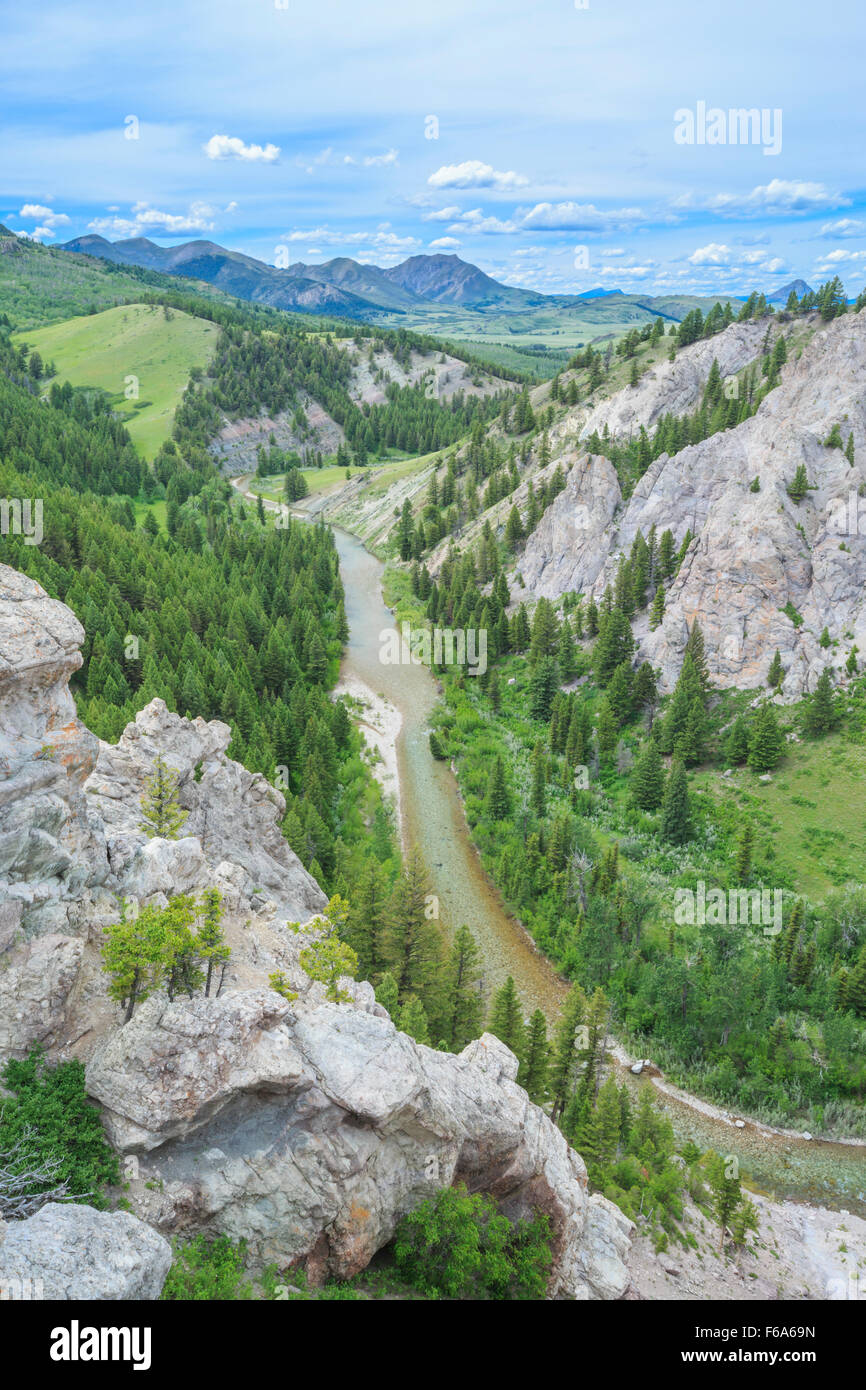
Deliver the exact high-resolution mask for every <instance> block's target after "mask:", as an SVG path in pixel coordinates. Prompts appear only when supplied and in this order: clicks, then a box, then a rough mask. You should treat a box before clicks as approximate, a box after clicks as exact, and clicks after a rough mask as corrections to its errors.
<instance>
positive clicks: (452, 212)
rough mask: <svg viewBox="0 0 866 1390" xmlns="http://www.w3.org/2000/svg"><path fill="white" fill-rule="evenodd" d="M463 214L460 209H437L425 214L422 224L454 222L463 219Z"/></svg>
mask: <svg viewBox="0 0 866 1390" xmlns="http://www.w3.org/2000/svg"><path fill="white" fill-rule="evenodd" d="M461 216H462V213H461V211H460V209H459V208H458V207H451V208H435V209H434V210H433V212H425V214H424V216H423V218H422V219H421V220H422V222H454V221H455V220H456V218H458V217H461Z"/></svg>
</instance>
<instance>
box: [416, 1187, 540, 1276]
mask: <svg viewBox="0 0 866 1390" xmlns="http://www.w3.org/2000/svg"><path fill="white" fill-rule="evenodd" d="M393 1253H394V1261H395V1264H396V1266H397V1270H398V1272H399V1273H400V1274H401V1275H402V1276H403V1278H405V1279H406V1280H407V1281H408V1282H409V1283H411V1284H413V1285H414V1286H415V1287H416V1288H417V1289H418V1290H419V1291H421V1292H423V1293H428V1294H430V1293H438V1294H441V1295H443V1296H444V1297H446V1298H470V1299H486V1298H495V1299H500V1298H501V1299H531V1298H543V1297H544V1295H545V1291H546V1288H547V1280H548V1274H549V1270H550V1264H551V1259H552V1256H551V1251H550V1229H549V1222H548V1219H547V1217H546V1216H544V1215H542V1214H541V1213H538V1214H536V1215H535V1216H534V1217H533V1219H532V1220H531V1221H520V1222H517V1223H516V1224H512V1223H511V1222H510V1221H509V1220H508V1218H507V1217H505V1216H503V1215H502V1213H501V1212H500V1211H499V1209H498V1208H497V1206H496V1203H495V1202H493V1201H492V1199H491V1198H489V1197H486V1196H483V1195H481V1194H475V1195H470V1194H469V1192H467V1190H466V1188H465V1187H462V1186H461V1187H458V1188H445V1189H443V1191H441V1192H439V1193H437V1195H436V1196H435V1197H433V1198H430V1199H429V1200H428V1201H426V1202H422V1204H421V1206H420V1207H417V1208H416V1209H415V1211H413V1212H410V1213H409V1214H408V1215H407V1216H404V1217H403V1219H402V1221H401V1222H400V1224H399V1225H398V1227H397V1231H396V1233H395V1238H394V1245H393Z"/></svg>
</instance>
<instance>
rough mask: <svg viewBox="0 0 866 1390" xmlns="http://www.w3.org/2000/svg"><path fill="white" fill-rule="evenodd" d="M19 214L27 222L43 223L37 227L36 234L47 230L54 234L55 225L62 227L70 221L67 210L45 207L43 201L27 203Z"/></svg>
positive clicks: (48, 232)
mask: <svg viewBox="0 0 866 1390" xmlns="http://www.w3.org/2000/svg"><path fill="white" fill-rule="evenodd" d="M18 216H19V217H23V218H24V220H25V222H30V221H34V222H41V224H42V225H41V226H40V227H37V229H36V231H35V232H34V233H33V235H34V236H38V235H39V234H40V233H46V232H47V234H48V235H49V236H53V235H54V232H53V230H52V229H53V228H54V227H62V226H64V225H65V224H66V223H68V221H69V218H68V217H67V216H66V213H65V212H55V211H54V209H53V208H47V207H44V206H43V204H42V203H25V204H24V206H23V208H22V209H21V211H20V212H19V213H18Z"/></svg>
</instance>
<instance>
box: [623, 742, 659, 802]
mask: <svg viewBox="0 0 866 1390" xmlns="http://www.w3.org/2000/svg"><path fill="white" fill-rule="evenodd" d="M629 781H630V786H631V794H632V797H633V799H634V801H635V804H636V805H637V806H639V807H640V808H641V810H642V811H657V810H658V808H659V807H660V806H661V804H662V799H663V797H664V789H665V770H664V764H663V763H662V759H661V754H660V753H659V750H658V747H657V745H656V744H655V743H654V741H653V740H652V739H647V741H646V742H645V743H644V745H643V747H642V748H641V751H640V753H639V754H638V757H637V761H636V762H635V765H634V767H633V768H632V770H631V777H630V779H629Z"/></svg>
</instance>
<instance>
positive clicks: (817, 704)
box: [804, 666, 839, 734]
mask: <svg viewBox="0 0 866 1390" xmlns="http://www.w3.org/2000/svg"><path fill="white" fill-rule="evenodd" d="M838 719H839V715H838V710H837V707H836V699H835V696H834V694H833V686H832V684H831V682H830V669H829V667H827V666H825V667H824V670H823V671H822V672H821V674H820V676H819V677H818V684H817V685H816V686H815V693H814V694H813V695H812V697H811V699H810V700H809V702H808V704H807V705H806V709H805V713H804V724H805V727H806V732H807V733H810V734H825V733H827V731H828V730H829V729H832V728H833V727H834V726H835V725H836V723H837V722H838Z"/></svg>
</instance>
